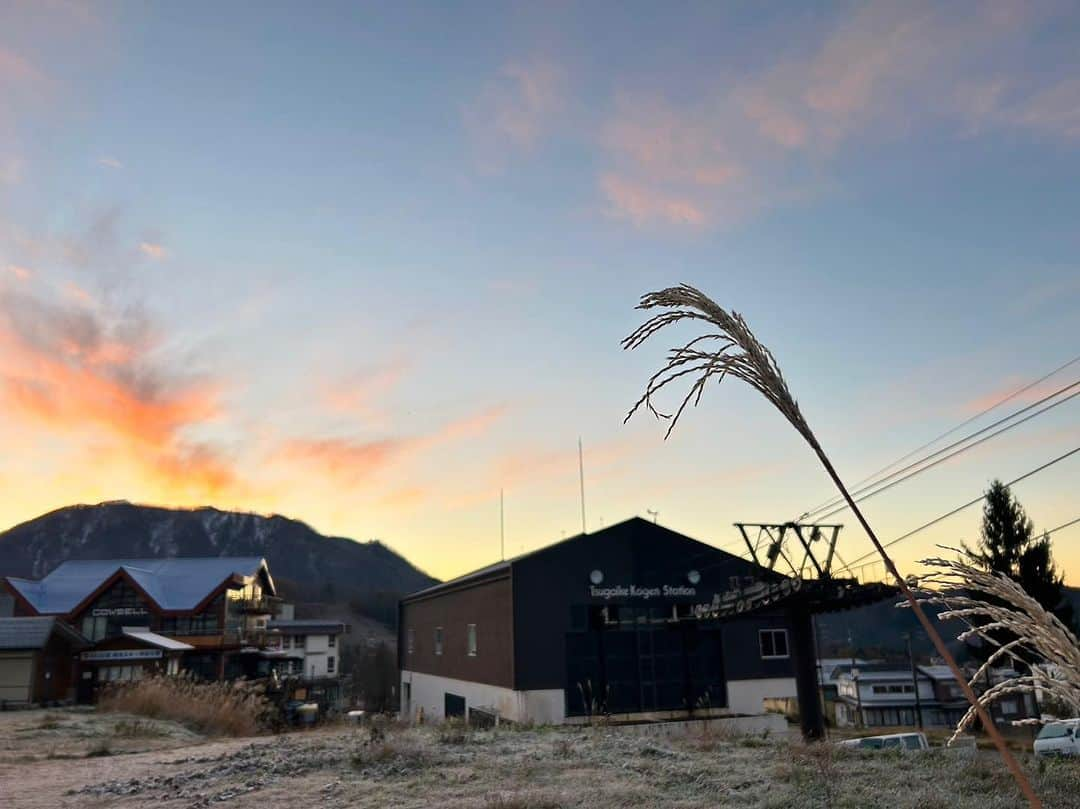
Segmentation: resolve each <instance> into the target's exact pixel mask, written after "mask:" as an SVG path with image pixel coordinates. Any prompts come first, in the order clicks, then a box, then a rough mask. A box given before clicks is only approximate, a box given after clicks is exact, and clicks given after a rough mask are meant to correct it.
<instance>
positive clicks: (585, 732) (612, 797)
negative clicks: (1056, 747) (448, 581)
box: [0, 727, 1080, 809]
mask: <svg viewBox="0 0 1080 809" xmlns="http://www.w3.org/2000/svg"><path fill="white" fill-rule="evenodd" d="M1027 763H1028V766H1029V769H1030V771H1031V772H1032V776H1033V779H1034V780H1035V782H1036V788H1037V789H1038V791H1039V793H1040V794H1041V795H1042V796H1043V799H1044V800H1045V802H1046V806H1047V807H1048V809H1058V808H1059V807H1080V762H1069V761H1065V762H1052V763H1050V764H1047V765H1044V766H1042V767H1038V766H1036V765H1035V764H1034V762H1031V761H1030V760H1029V761H1028V762H1027ZM5 796H6V797H5ZM5 801H7V803H5ZM225 803H228V804H230V805H231V806H236V807H259V809H285V807H289V809H292V808H293V807H296V806H318V807H327V809H344V807H372V808H374V807H387V806H392V807H394V809H410V807H429V806H438V807H439V809H472V808H474V807H475V808H476V809H548V808H549V807H589V808H590V809H592V807H596V806H602V807H604V809H608V808H609V807H634V809H646V808H647V807H661V806H663V807H680V809H683V808H685V809H691V807H702V808H704V807H716V806H731V807H746V808H747V809H780V807H845V808H846V809H867V808H869V807H888V808H889V809H895V808H896V807H901V808H905V809H945V808H946V807H949V809H976V808H977V809H999V808H1000V809H1014V807H1018V806H1020V799H1019V795H1018V794H1017V793H1016V791H1015V790H1014V788H1013V787H1012V784H1011V782H1010V780H1009V778H1008V775H1007V773H1005V771H1004V770H1003V768H1002V766H1001V765H1000V763H999V762H998V761H997V759H996V758H995V757H994V755H993V754H986V753H979V754H975V753H973V752H972V753H968V754H966V755H965V754H962V753H961V754H957V753H954V752H949V751H931V752H929V753H914V754H902V753H882V752H880V751H878V752H860V751H854V750H847V749H838V748H836V747H835V746H832V745H818V746H815V747H804V746H802V745H799V744H792V743H790V742H788V741H785V740H764V739H758V738H747V737H742V738H737V737H729V738H718V737H707V738H701V737H698V738H684V739H662V740H660V739H652V738H648V737H640V736H629V735H626V734H624V733H620V732H619V731H618V730H615V729H609V728H587V729H541V730H506V729H502V730H499V731H497V732H477V733H465V732H462V731H460V730H453V729H445V728H431V727H427V728H411V729H395V728H389V729H387V730H386V731H385V732H382V733H374V734H373V733H372V732H371V731H369V730H366V729H360V730H357V729H343V728H338V729H327V730H319V731H313V732H306V733H293V734H289V735H284V736H278V737H264V738H259V739H256V740H251V739H247V740H229V741H219V742H212V743H206V744H202V745H199V746H194V747H186V748H183V749H178V750H173V751H171V752H160V751H159V752H153V753H144V754H137V755H116V756H110V757H102V758H98V759H84V760H79V761H67V762H60V761H56V760H48V759H46V760H36V761H32V762H25V763H21V764H11V765H0V806H3V807H5V809H6V807H7V806H11V807H16V808H17V809H39V807H40V808H42V809H43V808H44V807H87V808H88V809H96V808H97V807H132V808H134V807H151V806H153V807H158V806H160V807H165V809H171V808H172V807H175V808H176V809H189V808H190V809H196V808H197V807H198V808H201V807H212V806H216V805H218V804H225Z"/></svg>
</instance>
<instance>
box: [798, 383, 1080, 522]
mask: <svg viewBox="0 0 1080 809" xmlns="http://www.w3.org/2000/svg"><path fill="white" fill-rule="evenodd" d="M1077 386H1080V379H1078V380H1077V381H1075V382H1073V383H1071V384H1069V385H1065V386H1063V387H1061V388H1058V389H1057V390H1056V391H1054V392H1053V393H1049V394H1047V395H1046V396H1043V397H1042V398H1041V399H1039V400H1037V401H1035V402H1032V403H1031V404H1029V405H1026V406H1025V407H1022V408H1020V409H1019V410H1016V411H1013V412H1012V413H1010V414H1009V415H1007V416H1003V417H1002V418H1000V419H998V420H997V421H995V422H993V423H991V424H988V425H986V426H985V427H982V428H980V429H978V430H976V431H975V432H973V433H971V434H969V435H966V436H964V437H963V438H961V439H959V440H957V441H953V442H952V443H951V444H949V445H948V446H945V447H942V448H941V449H939V450H937V451H936V452H932V453H930V454H929V455H926V456H924V457H923V458H920V459H919V460H917V461H913V462H912V463H909V464H908V465H907V466H905V467H903V468H901V469H897V470H896V471H895V472H893V473H892V474H890V475H887V476H886V477H883V478H881V479H880V480H878V481H876V482H875V483H872V484H869V485H866V486H863V487H861V488H858V489H855V490H854V491H853V492H852V493H851V494H852V496H854V497H855V498H856V499H858V496H859V495H861V494H862V493H863V492H866V491H869V490H870V489H873V488H874V487H876V486H880V485H881V484H883V483H885V482H886V481H888V480H892V479H893V478H895V477H896V476H897V475H901V474H903V473H904V472H907V471H909V470H911V469H914V468H915V467H917V466H920V465H921V464H924V463H926V462H927V461H929V460H930V459H932V458H936V457H937V456H939V455H941V454H942V453H944V452H948V451H949V450H951V449H954V448H956V447H959V446H961V445H962V444H965V443H967V442H968V441H970V440H971V439H973V438H975V437H976V436H979V435H982V434H983V433H985V432H987V431H988V430H992V429H994V428H995V427H998V426H1000V425H1002V424H1005V423H1006V422H1008V421H1012V420H1013V419H1014V418H1016V417H1017V416H1020V415H1022V414H1024V413H1026V412H1028V411H1029V410H1031V409H1033V408H1036V407H1038V406H1039V405H1041V404H1043V403H1044V402H1047V401H1049V400H1051V399H1055V398H1057V397H1058V396H1060V395H1061V394H1062V393H1065V392H1066V391H1068V390H1071V389H1072V388H1075V387H1077ZM1078 393H1080V391H1078ZM1074 396H1076V393H1074V394H1072V395H1071V396H1067V397H1065V398H1064V399H1061V400H1059V401H1057V402H1054V403H1053V404H1051V405H1049V406H1047V407H1045V408H1044V409H1042V410H1040V411H1038V412H1037V413H1033V414H1031V415H1030V416H1028V417H1026V418H1023V419H1021V420H1020V421H1017V422H1014V423H1013V424H1010V425H1009V426H1007V427H1005V428H1004V429H1001V430H998V431H997V432H996V433H994V434H993V435H990V436H987V437H986V438H984V439H981V440H979V441H976V442H975V443H974V444H971V445H969V446H968V447H965V448H964V449H962V450H960V452H966V451H967V450H968V449H971V447H974V446H977V445H979V444H981V443H982V442H983V441H986V440H988V439H989V438H993V437H994V436H995V435H1000V434H1001V433H1003V432H1005V431H1006V430H1011V429H1012V428H1013V427H1017V426H1019V425H1021V424H1023V423H1024V422H1025V421H1029V420H1030V419H1032V418H1034V417H1035V416H1037V415H1040V414H1042V413H1045V412H1046V411H1047V410H1050V409H1052V408H1054V407H1056V406H1057V405H1059V404H1063V403H1065V402H1067V401H1069V399H1072V398H1073V397H1074ZM957 454H959V452H957V453H953V454H952V455H949V456H947V457H948V458H951V457H953V456H954V455H957ZM942 460H945V459H942ZM937 463H939V462H935V463H932V464H930V465H929V466H926V467H924V468H923V469H922V470H920V471H925V470H926V469H929V468H931V467H933V466H936V465H937ZM908 477H910V475H909V476H908ZM901 480H907V477H904V478H901ZM897 482H900V481H897ZM886 488H889V487H886ZM884 490H885V489H881V490H880V491H884ZM875 494H876V492H875ZM867 496H868V497H872V496H873V495H872V494H871V495H867ZM841 503H844V505H843V506H842V507H840V508H835V507H837V506H840V504H841ZM828 508H835V510H833V511H830V512H829V513H828V514H825V515H824V516H822V517H820V518H819V519H823V520H824V519H827V518H828V517H830V516H832V515H833V514H838V513H839V512H841V511H844V510H845V509H846V508H847V504H846V503H845V502H844V499H843V498H838V499H834V500H833V501H832V502H831V504H830V505H829V506H828ZM824 510H825V509H824V508H819V509H815V510H814V511H809V512H807V513H806V514H804V515H803V517H808V516H813V515H815V514H818V513H819V512H821V511H824Z"/></svg>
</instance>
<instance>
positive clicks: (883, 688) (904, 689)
mask: <svg viewBox="0 0 1080 809" xmlns="http://www.w3.org/2000/svg"><path fill="white" fill-rule="evenodd" d="M873 691H874V693H875V694H914V693H915V686H914V685H912V684H911V683H904V684H901V685H875V686H874V687H873Z"/></svg>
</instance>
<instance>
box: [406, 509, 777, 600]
mask: <svg viewBox="0 0 1080 809" xmlns="http://www.w3.org/2000/svg"><path fill="white" fill-rule="evenodd" d="M627 531H633V532H636V533H640V534H648V535H653V536H656V537H661V538H663V539H664V540H677V541H680V542H683V543H687V544H690V545H694V546H698V547H699V548H700V551H701V554H702V555H703V557H707V558H711V559H728V560H731V561H733V562H737V563H739V564H741V565H744V566H746V567H748V568H756V569H757V570H758V571H760V573H761V574H762V575H765V576H777V574H774V573H772V572H771V571H768V570H766V569H765V568H762V567H758V566H757V565H755V564H753V563H752V562H749V561H747V560H745V559H742V558H740V557H738V556H735V555H734V554H731V553H728V552H727V551H724V550H721V549H720V548H717V547H714V546H712V545H709V544H707V543H705V542H701V541H700V540H697V539H694V538H693V537H688V536H686V535H685V534H680V533H679V532H678V531H673V530H671V529H670V528H665V527H664V526H662V525H657V524H656V523H655V522H653V521H652V520H646V519H644V518H643V517H630V518H629V519H626V520H623V521H622V522H617V523H614V524H612V525H609V526H607V527H605V528H601V529H600V530H599V531H593V532H591V533H586V534H575V535H574V536H572V537H567V538H565V539H561V540H559V541H558V542H553V543H552V544H550V545H545V546H543V547H542V548H537V549H536V550H532V551H526V552H525V553H522V554H519V555H518V556H514V557H511V558H510V559H505V560H503V561H501V562H495V563H493V564H490V565H487V566H486V567H482V568H480V569H478V570H473V571H471V572H469V573H465V574H464V575H461V576H458V577H456V578H453V579H449V580H448V581H444V582H439V583H438V584H433V585H431V586H430V587H426V588H424V589H423V590H417V591H416V592H414V593H409V594H408V595H406V596H405V597H404V598H403V599H402V601H403V602H408V601H413V600H415V599H421V598H426V597H427V596H431V595H435V594H436V593H441V592H444V591H449V590H455V589H458V588H460V587H465V586H469V585H472V584H477V583H480V582H482V581H485V580H487V579H489V578H491V579H496V578H503V577H505V576H506V575H509V572H510V570H511V569H512V568H513V567H514V565H517V564H519V563H521V562H524V561H525V560H527V559H532V558H534V557H537V556H541V555H543V554H547V553H551V552H552V551H556V550H557V549H558V548H561V547H563V546H565V545H568V544H569V543H572V542H581V541H598V542H605V541H615V540H616V539H617V538H618V537H619V536H620V535H625V533H626V532H627Z"/></svg>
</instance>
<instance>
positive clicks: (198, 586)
mask: <svg viewBox="0 0 1080 809" xmlns="http://www.w3.org/2000/svg"><path fill="white" fill-rule="evenodd" d="M265 564H266V562H265V561H264V560H263V559H262V557H259V556H238V557H236V556H218V557H192V558H173V559H73V560H68V561H67V562H63V563H62V564H61V565H59V566H58V567H57V568H56V569H55V570H53V571H52V572H51V573H49V575H47V576H46V577H45V578H43V579H41V580H39V581H32V580H30V579H16V578H11V577H9V578H8V580H7V581H8V583H9V584H10V585H11V586H12V587H13V588H15V590H17V591H18V593H19V594H20V595H21V596H22V597H23V598H25V599H26V600H27V601H28V602H30V604H31V606H33V608H34V609H35V610H37V611H38V612H39V613H41V614H43V615H66V614H67V613H69V612H71V611H72V610H73V609H74V608H75V607H76V606H78V604H79V603H80V602H81V601H82V600H83V599H85V598H86V597H87V596H88V595H90V594H91V593H92V592H94V590H96V589H97V588H98V587H100V586H101V584H102V583H103V582H105V581H106V580H107V579H109V578H110V577H111V576H113V575H114V574H115V573H116V572H117V571H118V570H124V571H126V572H127V574H128V575H129V576H131V578H132V579H133V580H134V581H135V582H136V583H137V584H138V585H139V587H141V588H142V589H143V590H144V591H145V592H146V594H147V595H148V596H149V597H150V598H151V599H153V601H154V603H155V604H157V605H158V607H160V608H161V609H164V610H190V609H194V608H195V607H196V606H197V605H198V604H199V602H201V601H202V600H203V599H204V598H206V596H208V595H209V594H210V592H211V591H212V590H213V589H214V588H215V587H217V586H218V585H219V584H221V583H222V582H223V581H225V579H227V578H228V577H230V576H233V575H239V576H245V577H246V576H255V575H258V573H259V570H260V569H261V568H262V567H264V566H265ZM267 580H268V581H269V582H270V587H271V589H273V580H272V579H270V575H269V571H267Z"/></svg>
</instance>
